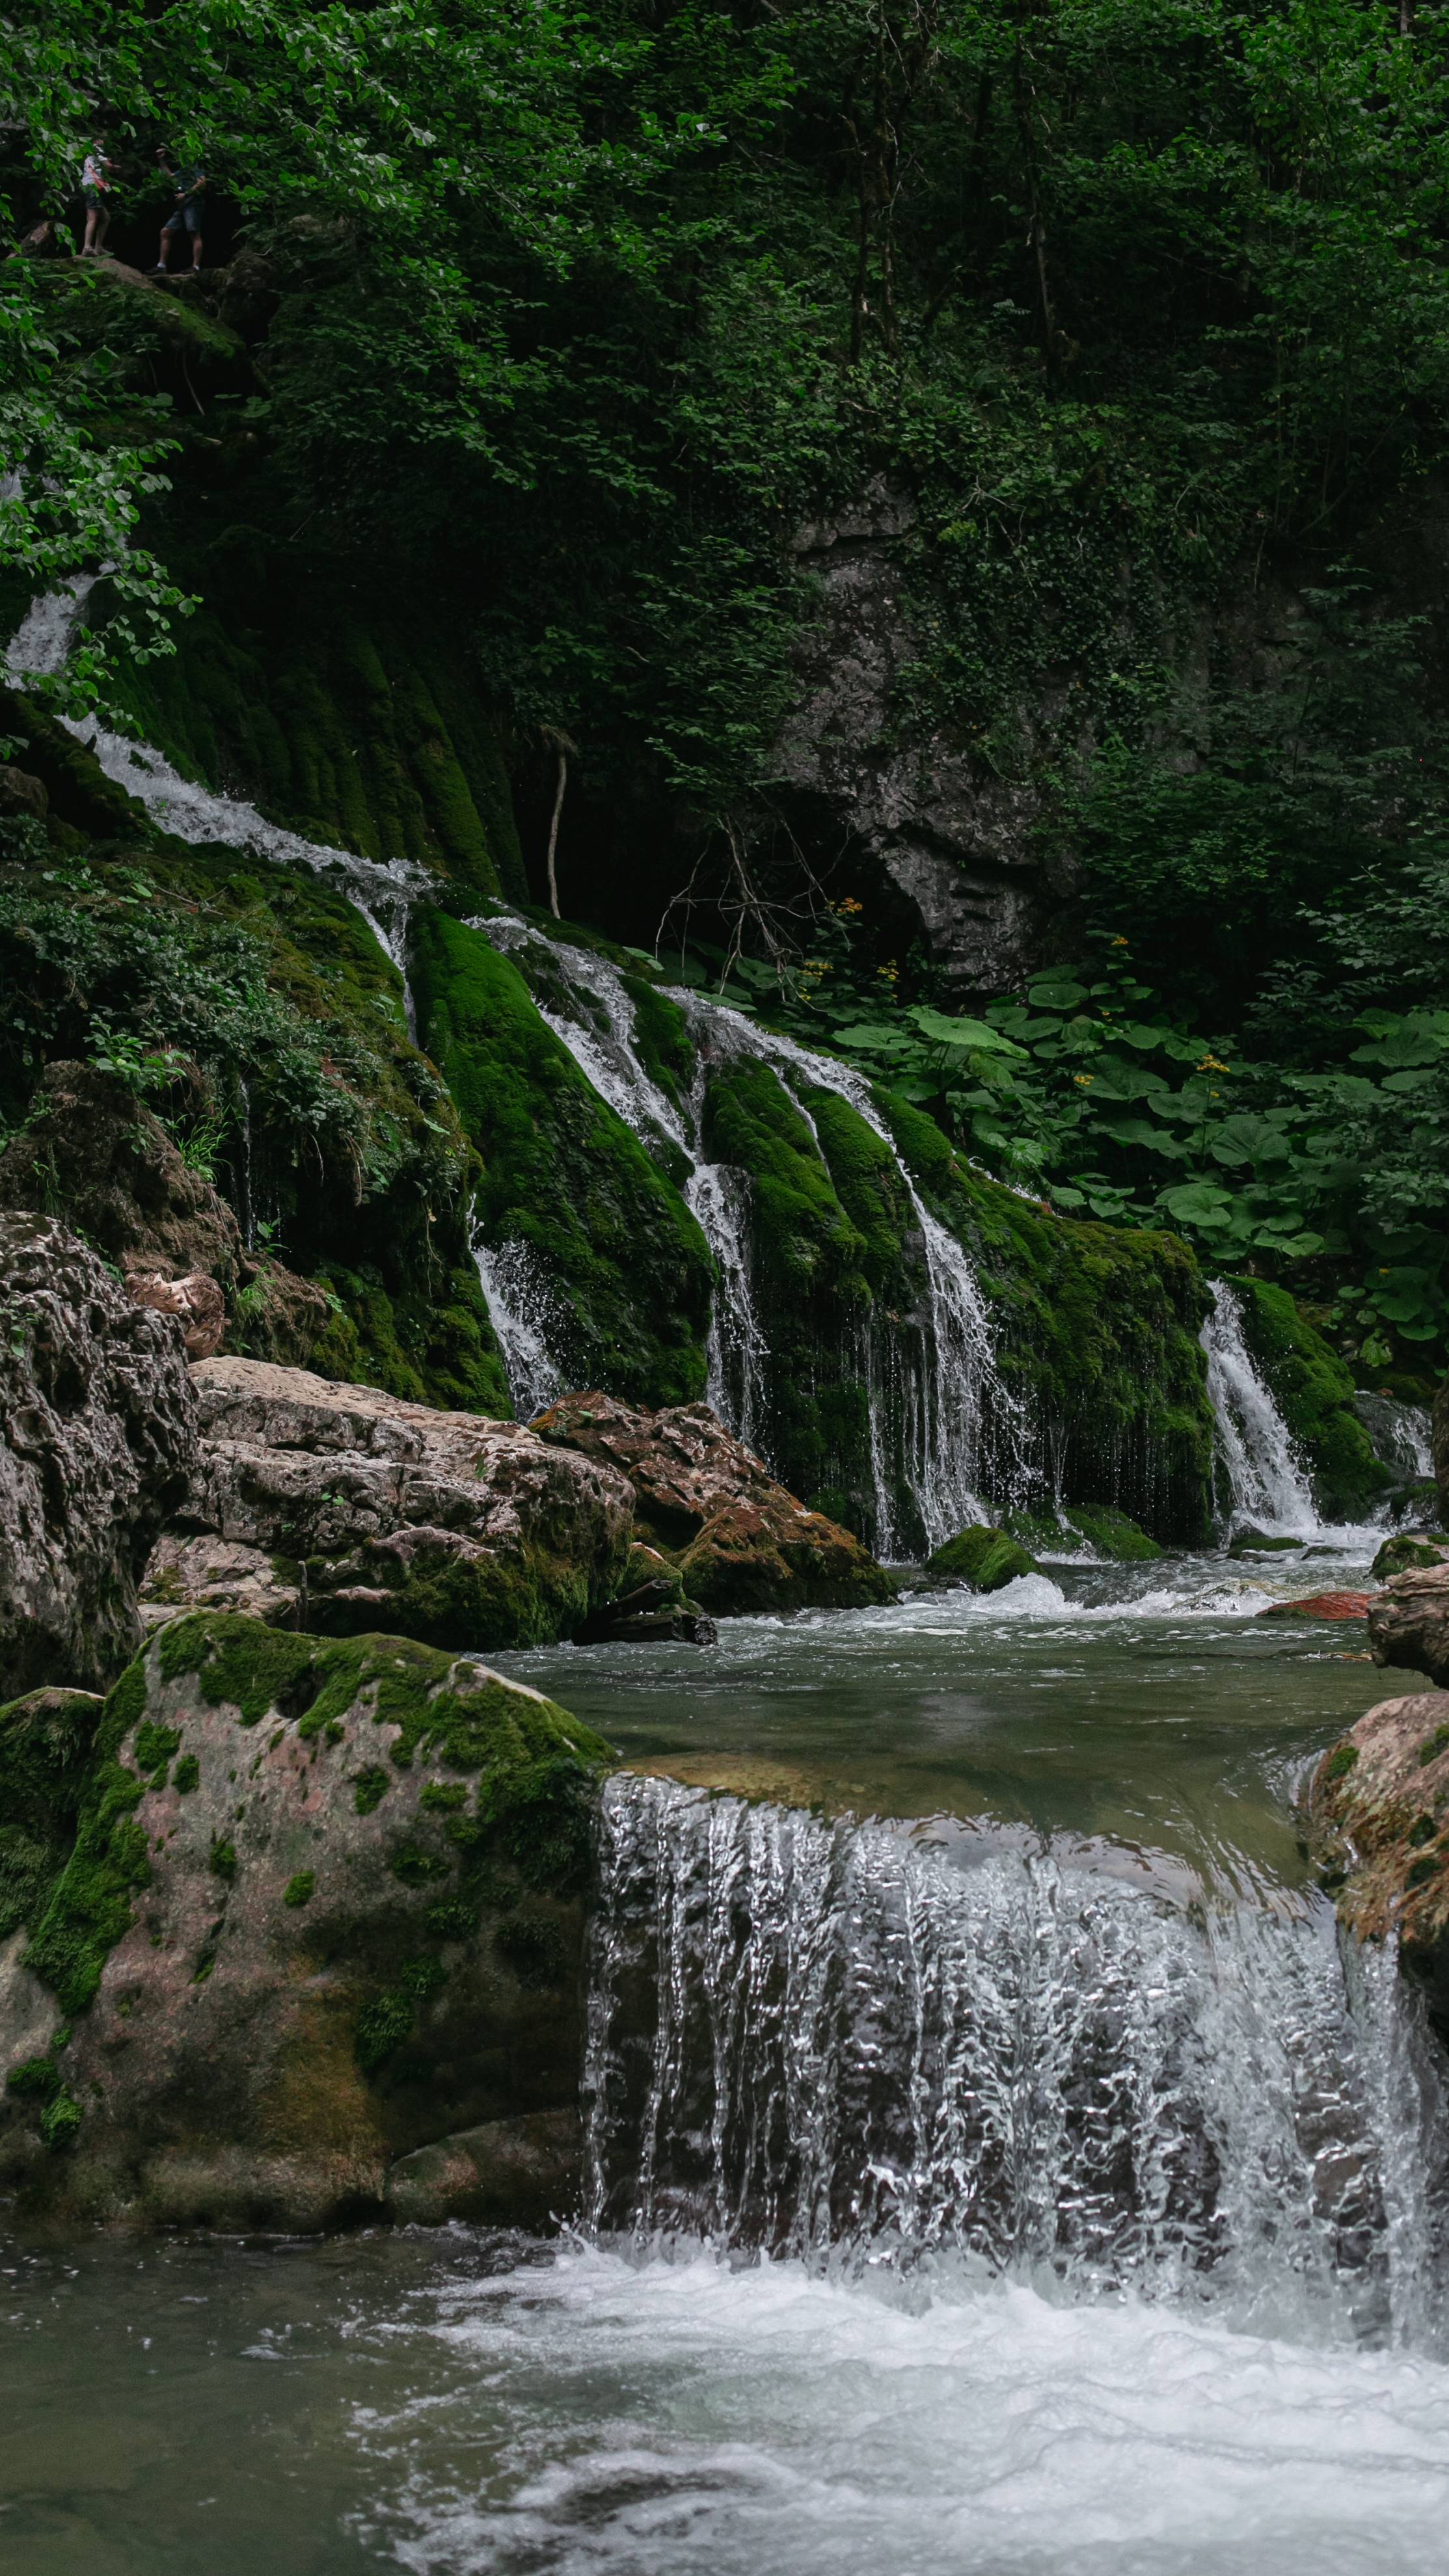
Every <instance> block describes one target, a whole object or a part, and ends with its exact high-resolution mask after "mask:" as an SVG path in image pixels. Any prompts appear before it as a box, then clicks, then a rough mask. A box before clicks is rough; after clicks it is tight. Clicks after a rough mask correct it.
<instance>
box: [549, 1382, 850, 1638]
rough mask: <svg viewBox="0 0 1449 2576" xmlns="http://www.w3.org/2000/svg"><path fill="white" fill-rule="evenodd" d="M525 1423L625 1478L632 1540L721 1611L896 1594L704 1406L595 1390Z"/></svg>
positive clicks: (694, 1599)
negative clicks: (630, 1496)
mask: <svg viewBox="0 0 1449 2576" xmlns="http://www.w3.org/2000/svg"><path fill="white" fill-rule="evenodd" d="M530 1428H531V1430H532V1431H533V1432H534V1433H535V1434H536V1435H537V1437H538V1438H539V1439H540V1440H542V1441H546V1442H548V1443H550V1444H557V1445H559V1446H566V1447H567V1448H569V1449H573V1450H577V1451H581V1452H582V1453H583V1455H584V1456H585V1457H587V1458H591V1459H594V1460H597V1461H598V1462H599V1464H600V1465H603V1466H609V1467H613V1468H615V1469H617V1470H618V1471H619V1472H620V1473H621V1474H622V1475H624V1476H627V1478H628V1480H629V1483H630V1485H631V1486H632V1488H633V1493H634V1514H635V1529H636V1533H637V1536H638V1538H639V1539H640V1540H641V1541H642V1542H643V1544H644V1545H645V1546H646V1547H648V1548H652V1549H653V1550H655V1551H656V1553H657V1554H658V1555H659V1556H660V1557H662V1558H664V1559H665V1560H666V1561H667V1562H668V1563H671V1564H672V1565H673V1566H674V1567H675V1568H676V1569H677V1572H678V1574H679V1576H680V1578H681V1580H682V1583H683V1587H684V1592H685V1594H686V1595H687V1597H688V1600H689V1602H690V1603H692V1604H694V1605H695V1606H696V1607H697V1608H699V1609H701V1610H704V1611H708V1612H711V1613H713V1615H714V1616H715V1617H717V1618H723V1617H727V1616H729V1615H731V1614H733V1613H742V1612H749V1611H756V1610H791V1609H803V1608H807V1607H819V1608H842V1609H843V1608H849V1607H850V1606H851V1605H852V1604H854V1603H857V1602H868V1601H886V1600H890V1599H891V1598H892V1597H893V1594H894V1586H893V1585H892V1583H891V1581H890V1578H889V1576H888V1575H887V1574H885V1573H884V1572H883V1571H882V1569H881V1567H880V1566H878V1565H877V1564H876V1562H875V1560H874V1558H873V1557H871V1556H868V1555H867V1554H866V1551H865V1549H864V1548H863V1547H862V1546H861V1544H860V1541H859V1539H857V1538H853V1537H852V1536H851V1534H850V1532H849V1531H848V1530H844V1529H841V1528H840V1527H839V1525H838V1523H837V1522H835V1521H830V1520H826V1518H825V1517H824V1515H823V1513H820V1512H811V1511H807V1510H806V1508H805V1505H804V1504H803V1503H801V1502H798V1501H797V1500H796V1498H795V1496H794V1495H793V1494H791V1493H788V1492H787V1491H786V1489H785V1487H784V1486H783V1485H780V1484H777V1483H776V1481H775V1479H774V1477H773V1476H772V1475H771V1474H770V1471H769V1469H768V1467H766V1466H765V1464H764V1462H763V1460H762V1459H759V1458H757V1457H756V1456H755V1454H754V1451H753V1450H751V1449H747V1448H746V1447H745V1446H744V1443H743V1441H740V1440H736V1439H735V1437H734V1435H733V1433H731V1432H728V1431H726V1429H725V1427H724V1425H723V1423H722V1422H721V1421H720V1420H719V1418H718V1416H717V1415H716V1414H714V1413H712V1412H711V1411H710V1408H709V1406H708V1405H707V1404H676V1405H666V1406H663V1407H661V1408H660V1410H659V1411H657V1412H654V1413H651V1412H647V1411H645V1410H644V1409H643V1408H642V1407H640V1406H638V1405H629V1404H624V1403H621V1402H620V1401H619V1399H618V1398H617V1397H616V1396H611V1395H601V1394H599V1393H598V1392H597V1391H595V1392H592V1393H590V1394H587V1395H569V1396H565V1397H564V1398H563V1400H562V1402H561V1403H559V1404H555V1405H552V1406H551V1407H550V1408H549V1410H548V1411H547V1412H546V1413H542V1414H540V1415H539V1416H538V1418H537V1420H536V1421H535V1422H534V1423H533V1424H532V1425H531V1426H530Z"/></svg>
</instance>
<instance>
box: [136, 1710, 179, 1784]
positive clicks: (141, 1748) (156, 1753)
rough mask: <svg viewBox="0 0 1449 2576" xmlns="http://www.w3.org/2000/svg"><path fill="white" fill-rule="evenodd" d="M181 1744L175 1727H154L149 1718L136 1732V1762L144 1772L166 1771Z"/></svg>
mask: <svg viewBox="0 0 1449 2576" xmlns="http://www.w3.org/2000/svg"><path fill="white" fill-rule="evenodd" d="M180 1744H181V1737H180V1734H179V1733H178V1731H177V1729H176V1728H175V1727H174V1726H153V1725H152V1723H151V1721H150V1719H149V1718H148V1719H147V1720H146V1721H145V1723H144V1725H142V1726H139V1727H138V1728H137V1730H136V1760H137V1762H138V1763H139V1764H140V1766H141V1769H142V1770H143V1771H164V1770H165V1768H166V1765H167V1763H168V1762H169V1761H170V1759H171V1756H172V1754H173V1753H175V1752H177V1751H178V1750H179V1748H180Z"/></svg>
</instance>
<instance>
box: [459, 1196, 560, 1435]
mask: <svg viewBox="0 0 1449 2576" xmlns="http://www.w3.org/2000/svg"><path fill="white" fill-rule="evenodd" d="M473 1259H474V1261H475V1263H476V1264H477V1269H478V1284H479V1286H480V1288H481V1289H482V1291H483V1298H484V1303H485V1304H486V1306H487V1308H488V1313H489V1316H490V1318H491V1319H492V1324H493V1330H494V1333H495V1334H496V1336H497V1340H498V1348H499V1350H500V1352H501V1354H502V1358H503V1368H504V1374H505V1376H506V1377H507V1379H508V1392H509V1394H510V1395H511V1397H512V1398H513V1410H514V1412H515V1414H516V1415H517V1417H518V1419H519V1421H520V1422H530V1421H531V1420H532V1419H533V1416H534V1415H535V1413H542V1411H543V1410H544V1407H545V1406H546V1405H549V1404H553V1403H554V1402H555V1401H556V1400H557V1398H558V1397H559V1396H561V1395H562V1394H563V1391H564V1388H565V1386H566V1385H567V1383H568V1379H567V1375H566V1373H565V1371H564V1370H563V1368H561V1366H560V1365H559V1362H558V1360H557V1358H556V1357H555V1355H554V1351H553V1349H552V1348H551V1347H550V1343H549V1335H550V1333H551V1332H553V1333H554V1334H555V1335H557V1325H556V1322H555V1316H554V1300H553V1297H552V1294H551V1292H550V1289H549V1285H548V1281H547V1279H546V1278H544V1277H543V1276H542V1275H541V1273H540V1270H539V1265H538V1259H537V1255H536V1254H535V1253H534V1251H533V1249H532V1246H531V1245H529V1244H526V1243H519V1242H510V1243H502V1244H498V1245H495V1246H490V1245H488V1244H487V1243H485V1242H484V1240H483V1237H482V1234H481V1233H480V1232H479V1231H478V1229H477V1228H476V1226H475V1228H474V1233H473Z"/></svg>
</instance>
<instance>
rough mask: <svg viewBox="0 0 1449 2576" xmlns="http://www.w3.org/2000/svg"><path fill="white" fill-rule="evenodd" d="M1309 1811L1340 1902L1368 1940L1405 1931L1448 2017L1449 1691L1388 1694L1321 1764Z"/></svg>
mask: <svg viewBox="0 0 1449 2576" xmlns="http://www.w3.org/2000/svg"><path fill="white" fill-rule="evenodd" d="M1310 1812H1311V1816H1312V1820H1313V1823H1314V1825H1315V1827H1316V1829H1317V1832H1318V1835H1319V1837H1320V1843H1321V1846H1322V1848H1323V1850H1324V1852H1325V1855H1326V1857H1327V1858H1328V1859H1329V1861H1330V1862H1331V1863H1332V1868H1331V1871H1330V1877H1331V1878H1332V1879H1333V1880H1336V1881H1337V1882H1338V1898H1337V1902H1338V1910H1339V1913H1340V1915H1341V1916H1342V1918H1343V1920H1344V1921H1345V1923H1347V1924H1348V1925H1349V1926H1350V1928H1351V1929H1352V1930H1353V1931H1354V1932H1356V1933H1357V1934H1358V1936H1359V1937H1360V1939H1363V1940H1381V1939H1382V1938H1383V1937H1384V1935H1385V1934H1386V1933H1389V1932H1391V1931H1393V1930H1395V1929H1397V1932H1398V1937H1399V1941H1400V1945H1401V1956H1402V1959H1403V1962H1404V1965H1405V1967H1406V1969H1407V1970H1408V1972H1409V1973H1410V1974H1411V1975H1412V1976H1414V1977H1416V1978H1417V1979H1418V1980H1419V1981H1420V1982H1421V1983H1423V1984H1425V1985H1426V1986H1427V1987H1428V1989H1429V1999H1430V2005H1431V2008H1432V2010H1433V2012H1434V2015H1435V2018H1436V2020H1437V2021H1438V2022H1439V2023H1440V2025H1441V2026H1445V2025H1449V1696H1446V1695H1445V1694H1444V1693H1443V1692H1440V1691H1415V1692H1413V1693H1412V1694H1410V1695H1409V1696H1408V1697H1406V1698H1402V1699H1387V1700H1383V1701H1382V1702H1381V1703H1380V1705H1379V1706H1378V1707H1377V1708H1371V1709H1370V1710H1369V1712H1368V1715H1367V1716H1366V1717H1361V1718H1360V1719H1359V1721H1358V1724H1357V1725H1356V1726H1355V1727H1354V1728H1353V1729H1352V1730H1351V1732H1350V1733H1349V1734H1348V1735H1346V1736H1345V1737H1344V1738H1343V1740H1342V1742H1341V1743H1339V1744H1336V1745H1334V1746H1333V1747H1332V1748H1331V1749H1330V1751H1329V1752H1327V1753H1326V1754H1325V1755H1324V1757H1323V1760H1322V1761H1321V1762H1320V1763H1319V1766H1318V1769H1317V1771H1316V1773H1315V1774H1314V1778H1313V1785H1312V1788H1311V1791H1310Z"/></svg>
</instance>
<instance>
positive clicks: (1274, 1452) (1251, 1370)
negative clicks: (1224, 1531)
mask: <svg viewBox="0 0 1449 2576" xmlns="http://www.w3.org/2000/svg"><path fill="white" fill-rule="evenodd" d="M1208 1284H1209V1287H1210V1289H1211V1292H1212V1299H1213V1311H1212V1313H1211V1315H1210V1316H1209V1317H1208V1320H1207V1322H1206V1323H1205V1324H1204V1326H1203V1328H1202V1346H1203V1349H1204V1350H1205V1351H1206V1353H1207V1362H1208V1396H1209V1399H1210V1401H1211V1404H1212V1408H1213V1415H1214V1419H1215V1421H1216V1424H1217V1447H1218V1456H1219V1459H1220V1460H1221V1463H1222V1467H1223V1471H1224V1474H1225V1476H1226V1478H1227V1481H1228V1484H1229V1487H1230V1489H1231V1493H1232V1511H1231V1520H1230V1529H1243V1528H1247V1527H1251V1528H1254V1529H1260V1530H1262V1531H1263V1533H1264V1535H1265V1536H1267V1537H1271V1538H1280V1537H1281V1538H1313V1537H1315V1536H1316V1535H1317V1533H1318V1528H1319V1520H1318V1513H1317V1509H1316V1507H1315V1505H1314V1500H1313V1489H1312V1487H1311V1485H1310V1484H1309V1481H1308V1473H1307V1470H1306V1468H1305V1466H1304V1464H1303V1461H1302V1459H1301V1458H1300V1457H1299V1455H1298V1452H1297V1450H1296V1449H1295V1448H1294V1445H1293V1441H1292V1439H1291V1437H1290V1435H1289V1431H1288V1426H1287V1424H1286V1423H1285V1421H1284V1420H1283V1416H1282V1415H1281V1413H1280V1412H1279V1410H1278V1407H1277V1406H1276V1404H1275V1403H1274V1401H1273V1398H1272V1396H1271V1394H1270V1393H1269V1390H1268V1388H1267V1387H1266V1386H1265V1385H1264V1383H1263V1380H1262V1378H1261V1377H1260V1375H1259V1373H1258V1370H1257V1368H1256V1367H1255V1365H1254V1363H1253V1358H1252V1354H1251V1352H1250V1351H1249V1349H1248V1346H1247V1342H1246V1340H1245V1338H1244V1333H1243V1313H1242V1308H1241V1306H1240V1304H1239V1302H1238V1299H1237V1296H1236V1295H1235V1293H1234V1291H1233V1290H1232V1289H1231V1288H1229V1287H1228V1286H1227V1285H1226V1284H1225V1282H1224V1281H1223V1280H1221V1279H1214V1280H1210V1281H1209V1283H1208Z"/></svg>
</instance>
